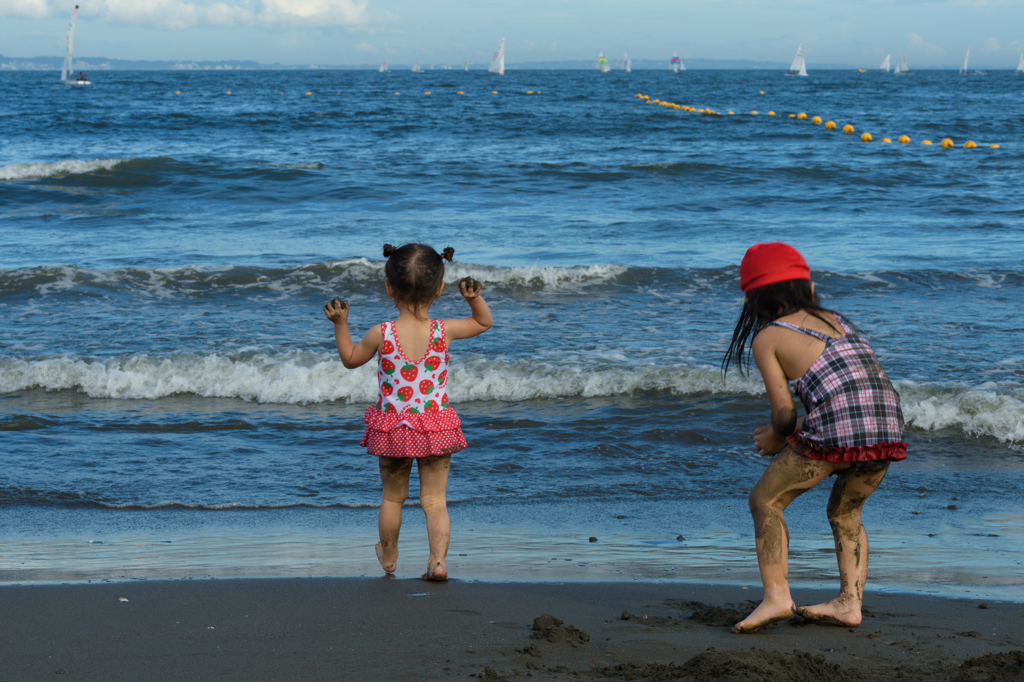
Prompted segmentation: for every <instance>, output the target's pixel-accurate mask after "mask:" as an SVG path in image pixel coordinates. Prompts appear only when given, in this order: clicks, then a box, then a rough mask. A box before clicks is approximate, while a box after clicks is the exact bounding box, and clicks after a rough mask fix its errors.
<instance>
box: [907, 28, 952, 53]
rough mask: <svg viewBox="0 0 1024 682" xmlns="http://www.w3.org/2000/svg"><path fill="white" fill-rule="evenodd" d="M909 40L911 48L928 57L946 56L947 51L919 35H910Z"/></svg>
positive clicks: (908, 35)
mask: <svg viewBox="0 0 1024 682" xmlns="http://www.w3.org/2000/svg"><path fill="white" fill-rule="evenodd" d="M907 40H908V41H910V47H912V48H914V49H916V50H919V51H921V52H924V54H925V55H926V56H928V57H941V56H942V55H944V54H946V51H945V50H944V49H942V48H941V47H939V46H938V45H932V44H931V43H929V42H927V41H926V40H925V39H924V38H922V37H921V36H920V35H918V34H917V33H908V34H907Z"/></svg>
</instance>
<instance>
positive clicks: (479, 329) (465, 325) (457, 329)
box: [444, 277, 494, 341]
mask: <svg viewBox="0 0 1024 682" xmlns="http://www.w3.org/2000/svg"><path fill="white" fill-rule="evenodd" d="M483 290H484V288H483V285H482V284H480V282H478V281H476V280H475V279H473V278H472V277H464V278H463V279H462V281H461V282H459V293H460V294H462V295H463V296H464V297H465V299H466V303H468V304H469V310H470V312H471V313H472V314H471V315H470V316H469V317H463V318H460V319H457V320H454V319H453V320H445V321H444V331H445V336H446V337H447V338H448V340H449V341H453V340H455V339H468V338H470V337H473V336H478V335H480V334H483V333H484V332H485V331H487V330H488V329H490V328H491V326H492V325H493V324H494V320H493V319H492V318H491V309H490V308H488V307H487V302H486V301H484V299H483V296H482V295H481V294H483Z"/></svg>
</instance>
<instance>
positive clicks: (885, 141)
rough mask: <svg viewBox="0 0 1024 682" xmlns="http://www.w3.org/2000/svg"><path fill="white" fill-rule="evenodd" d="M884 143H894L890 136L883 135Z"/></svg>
mask: <svg viewBox="0 0 1024 682" xmlns="http://www.w3.org/2000/svg"><path fill="white" fill-rule="evenodd" d="M882 143H883V144H892V140H890V139H889V138H888V137H883V138H882Z"/></svg>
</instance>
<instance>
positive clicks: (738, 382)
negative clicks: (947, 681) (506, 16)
mask: <svg viewBox="0 0 1024 682" xmlns="http://www.w3.org/2000/svg"><path fill="white" fill-rule="evenodd" d="M48 78H49V76H48V75H47V74H36V73H3V74H0V83H2V85H3V87H2V88H0V111H3V112H4V113H5V121H7V122H8V123H9V129H8V130H7V131H5V135H4V136H3V139H2V140H0V218H2V221H3V228H2V230H0V242H2V247H3V248H2V250H0V432H2V433H0V439H2V444H3V450H4V453H5V455H4V467H3V469H2V470H0V510H2V512H3V517H4V519H5V523H4V525H3V528H2V529H0V542H2V543H3V544H4V547H5V552H4V553H3V554H2V555H0V581H25V580H51V579H52V580H79V579H101V578H103V577H116V576H118V575H131V576H134V577H159V576H183V575H195V576H199V575H215V576H229V575H307V574H313V575H324V574H332V575H357V574H364V573H365V574H372V573H373V572H374V571H375V562H373V556H372V553H371V554H369V555H366V553H365V551H364V550H363V549H359V548H361V547H363V546H364V545H366V543H370V544H372V542H371V541H372V538H373V517H374V510H373V506H374V505H375V504H376V502H377V500H378V496H379V492H378V485H379V483H378V481H377V477H376V472H375V467H376V463H375V461H373V460H372V458H368V457H367V456H366V455H365V453H363V452H361V451H360V450H359V448H358V445H357V444H358V440H359V435H360V432H361V429H362V424H361V415H362V409H363V408H364V406H365V405H366V404H367V403H368V402H369V401H371V400H372V396H373V395H374V392H375V385H374V372H373V369H372V367H364V368H361V369H360V370H356V371H352V372H349V371H346V370H345V369H344V368H342V366H341V365H340V363H339V362H338V361H337V357H336V355H335V354H334V351H333V347H332V346H333V343H332V338H331V334H330V328H329V324H328V323H327V322H326V321H324V320H323V319H322V317H321V313H320V307H321V306H322V304H323V302H324V301H325V300H327V299H328V298H331V297H334V296H340V297H342V298H345V299H347V300H348V301H349V302H350V303H351V304H352V306H353V313H352V318H351V319H352V321H353V324H354V328H355V329H357V330H362V329H363V328H366V327H369V326H370V325H372V324H375V323H377V322H379V321H382V320H384V319H387V317H388V316H389V315H390V310H389V308H388V306H387V299H386V297H385V296H384V294H383V290H382V287H381V279H382V263H381V259H380V256H379V252H380V246H381V244H382V243H383V242H385V241H387V242H392V243H401V242H403V241H410V240H423V241H427V242H429V243H432V244H435V245H436V246H438V247H441V246H444V245H447V244H451V245H453V246H454V247H455V248H456V257H457V263H456V265H455V266H454V267H453V268H451V269H450V271H449V273H448V277H447V280H448V282H449V283H450V284H452V283H454V282H456V281H457V280H458V279H459V278H461V277H463V276H466V275H471V276H473V277H475V278H477V279H480V280H481V281H483V282H484V285H485V287H486V296H487V298H488V301H489V302H490V303H491V305H492V307H493V310H494V313H495V319H496V327H495V329H494V330H492V331H491V332H489V333H488V334H486V335H484V336H482V337H480V338H478V339H474V340H470V341H467V342H462V343H458V344H455V346H454V348H453V363H454V365H453V370H452V375H451V376H452V391H451V395H452V400H453V402H454V404H455V405H456V407H457V409H458V410H459V412H460V414H461V415H462V416H463V418H464V421H465V430H466V434H467V437H468V440H469V442H470V444H471V449H470V450H468V451H466V452H465V453H462V454H460V455H458V456H457V457H456V463H455V467H454V468H453V478H452V482H451V488H450V490H451V498H452V501H453V505H452V509H453V515H454V517H455V519H456V532H455V536H454V538H453V543H455V544H453V556H452V566H453V572H458V573H460V574H462V575H463V576H464V577H466V578H474V577H477V578H494V579H518V578H519V577H520V576H523V575H529V576H533V577H534V578H535V577H536V576H542V577H543V579H553V580H577V579H579V580H589V579H607V578H608V577H609V576H612V577H614V575H620V574H618V573H615V571H618V570H625V573H624V574H623V575H634V576H635V577H638V578H640V579H676V576H678V577H679V579H683V580H686V579H697V578H700V579H708V580H728V579H731V578H730V577H729V576H726V575H725V572H724V570H719V568H720V567H721V566H723V565H726V564H727V567H728V568H730V569H731V570H730V571H729V573H730V574H735V575H742V576H744V577H743V579H742V580H738V582H745V581H749V582H752V583H753V582H754V581H755V580H756V566H755V564H754V561H753V551H752V547H753V544H752V538H751V534H750V521H749V518H748V517H747V514H746V499H745V496H746V494H747V492H748V491H749V489H750V487H751V486H752V485H753V482H754V481H756V479H757V476H758V475H759V474H760V472H761V471H762V470H763V467H764V466H765V463H766V462H765V460H763V459H762V458H760V457H758V456H757V455H756V454H755V453H753V452H752V450H751V449H750V447H749V445H750V443H749V434H750V432H751V431H752V430H753V428H754V426H756V425H758V424H759V423H760V422H762V421H763V420H764V419H765V418H766V416H767V413H766V408H765V401H764V397H763V388H762V386H761V384H760V381H759V379H758V377H757V376H756V374H755V376H752V377H743V376H741V375H739V374H737V373H735V372H730V374H729V377H728V378H727V379H726V380H723V379H722V377H721V374H720V372H719V370H718V366H719V363H720V361H721V354H722V351H723V350H724V348H725V346H726V345H727V342H728V338H729V335H730V333H731V329H732V324H733V322H734V319H735V316H736V314H737V312H738V305H739V299H740V295H739V291H738V288H737V285H736V280H737V267H736V266H737V263H738V261H739V259H740V258H741V256H742V254H743V251H744V249H745V248H746V247H747V246H749V245H750V244H751V243H754V242H756V241H764V240H770V239H784V240H787V241H790V242H792V243H794V244H795V245H797V246H798V247H799V248H800V249H801V250H802V251H803V252H804V253H805V255H806V256H807V257H808V260H809V261H810V263H811V265H812V268H813V269H814V278H815V280H816V282H817V283H818V286H819V290H820V291H821V293H822V294H823V295H824V296H825V297H826V303H827V305H829V306H831V307H834V308H836V309H838V310H839V311H841V312H842V313H843V314H844V315H846V316H847V317H849V318H850V319H851V320H853V321H854V323H855V324H856V325H857V326H858V327H859V328H860V329H861V330H862V331H863V332H864V333H865V334H866V335H867V336H868V338H869V339H870V340H871V341H872V343H873V345H874V347H875V349H876V351H877V352H878V354H879V357H880V358H881V360H882V363H883V365H884V366H885V367H886V369H887V371H888V372H889V374H890V376H891V377H892V378H893V380H894V381H895V382H896V385H897V387H898V390H899V391H900V394H901V397H902V401H903V407H904V412H905V415H906V417H907V422H908V427H909V428H908V434H907V439H908V441H909V442H910V445H911V448H910V460H908V461H907V462H905V463H901V464H898V465H894V466H893V467H892V470H891V471H890V474H889V475H888V477H887V479H886V481H885V483H884V484H883V486H882V488H881V489H880V490H879V492H878V493H877V494H876V495H875V497H873V498H872V499H871V500H870V501H869V503H868V508H867V511H866V515H867V518H868V519H869V520H870V523H869V527H868V529H869V532H870V533H871V534H872V538H873V549H874V552H873V554H872V576H873V578H872V580H873V581H874V584H875V585H883V586H884V585H900V586H904V587H907V586H911V587H909V588H908V589H938V590H946V591H953V592H956V591H958V590H968V589H971V590H975V589H977V590H981V589H989V590H995V591H994V592H992V594H996V592H999V590H1002V589H1003V588H1002V587H993V584H999V585H1007V586H1011V587H1006V589H1015V588H1016V586H1018V585H1019V583H1018V582H1017V581H1018V580H1019V578H1016V577H1014V576H1017V575H1019V574H1020V568H1019V567H1020V565H1021V555H1020V551H1019V547H1020V546H1021V543H1020V539H1021V538H1020V536H1019V533H1020V531H1019V528H1021V521H1022V520H1024V498H1022V496H1021V493H1020V490H1022V489H1024V486H1022V484H1024V458H1022V452H1024V450H1022V448H1024V354H1022V353H1021V351H1020V348H1022V347H1024V327H1022V326H1021V324H1020V322H1019V319H1020V314H1019V311H1020V309H1021V304H1022V302H1024V296H1022V291H1024V289H1022V286H1024V278H1022V275H1021V272H1020V267H1019V254H1020V253H1022V252H1024V243H1022V216H1024V202H1022V200H1021V198H1020V194H1019V192H1018V191H1017V188H1018V187H1019V186H1020V184H1021V181H1022V180H1024V177H1022V171H1021V169H1022V168H1024V165H1022V163H1021V161H1022V159H1021V146H1020V143H1019V140H1020V137H1021V132H1022V130H1021V125H1022V124H1021V121H1020V118H1019V116H1017V115H1016V113H1015V112H1016V111H1017V104H1016V102H1017V101H1018V98H1019V95H1020V91H1021V89H1022V88H1024V79H1019V78H1012V77H1011V76H1009V75H1003V74H996V75H993V76H992V77H990V78H987V79H969V78H957V77H956V75H955V74H952V73H943V72H934V73H926V74H918V75H915V76H914V77H912V78H909V77H908V78H906V79H902V80H901V79H894V78H892V77H888V78H886V77H883V76H881V75H878V74H850V73H845V72H843V73H840V72H836V73H821V74H815V76H814V77H813V78H811V79H806V80H805V79H787V78H783V77H782V75H781V74H775V73H767V72H704V73H701V72H689V73H687V74H686V75H685V76H684V77H682V78H679V77H674V76H673V75H672V74H667V73H656V72H637V73H634V74H632V75H631V76H630V77H629V78H627V77H626V76H625V75H624V74H612V75H611V76H610V77H607V78H603V79H602V78H599V77H598V76H597V75H596V74H591V73H585V72H519V73H515V74H511V75H510V76H508V77H507V78H505V79H503V80H502V81H501V82H500V84H499V85H498V86H495V84H494V83H495V81H494V80H493V79H491V78H488V77H487V76H486V75H484V74H480V73H469V74H456V73H440V72H439V73H436V74H434V73H431V74H424V75H423V76H421V77H420V78H419V79H416V78H415V77H414V76H413V75H412V74H391V75H390V76H389V77H388V79H387V80H384V79H382V77H381V76H379V75H378V74H370V73H356V72H327V73H319V74H318V73H312V72H311V73H302V74H299V73H282V72H260V73H259V74H253V73H239V74H234V73H232V74H178V73H161V72H152V73H149V72H147V73H145V74H143V73H130V72H118V73H104V74H102V78H97V79H96V85H95V86H93V87H92V88H90V89H85V90H75V91H69V90H68V89H63V88H60V87H58V86H55V85H53V84H52V83H50V81H49V80H47V79H48ZM495 87H497V88H498V90H499V92H498V94H497V95H495V94H492V93H491V90H492V89H494V88H495ZM175 90H180V91H181V94H180V95H175V94H174V91H175ZM228 90H230V91H231V95H227V94H226V92H227V91H228ZM426 90H430V91H431V92H432V94H431V95H430V96H426V95H423V94H422V93H423V92H424V91H426ZM459 90H462V91H463V92H464V93H465V94H463V95H459V94H457V92H458V91H459ZM527 90H533V91H534V93H535V94H533V95H528V94H526V93H527ZM761 90H763V91H765V93H766V94H765V95H763V96H762V95H759V94H758V93H759V91H761ZM307 91H308V92H312V93H314V94H313V95H310V96H306V95H304V94H303V93H305V92H307ZM396 91H397V92H401V93H402V94H401V95H395V94H393V93H394V92H396ZM636 92H644V93H646V94H649V95H651V96H652V97H661V98H664V99H670V100H672V101H675V102H679V103H685V104H692V105H695V106H701V107H703V106H710V107H713V108H715V109H716V110H718V111H721V112H723V114H725V115H724V116H722V117H716V116H702V115H695V114H686V113H683V112H679V111H675V110H668V109H666V108H663V107H658V106H655V105H645V104H642V103H640V102H639V101H638V100H636V99H635V97H634V95H635V94H636ZM963 101H970V102H971V105H972V106H971V111H972V112H978V111H983V112H985V115H984V116H977V115H970V116H968V115H967V114H966V113H965V112H964V110H963V108H962V107H961V106H960V103H961V102H963ZM730 109H732V110H734V111H735V112H736V114H735V115H733V116H729V115H728V114H727V113H726V112H727V111H728V110H730ZM752 109H757V110H759V112H760V113H759V115H758V116H752V115H750V114H749V113H748V112H749V111H750V110H752ZM770 109H771V110H775V111H776V112H777V113H778V114H780V116H776V117H768V116H766V115H765V114H766V113H767V111H768V110H770ZM801 111H806V112H807V113H808V114H810V115H815V114H819V115H821V116H823V117H824V118H826V119H834V120H836V121H837V122H839V123H840V124H842V123H844V122H851V123H853V124H854V125H855V126H857V130H858V132H861V131H864V130H867V131H869V132H872V133H873V134H874V137H875V140H876V142H874V143H871V144H863V143H861V142H859V141H858V140H857V139H856V138H855V137H854V136H844V135H842V134H839V133H826V131H824V130H822V129H821V128H820V127H818V126H814V125H813V124H811V123H809V122H808V121H802V120H797V119H790V118H789V116H788V114H789V113H796V112H801ZM903 133H906V134H908V135H910V136H911V137H912V138H913V139H914V143H913V144H911V145H904V146H901V145H883V144H880V143H879V142H878V140H880V138H881V137H882V136H883V135H889V136H890V137H891V138H892V139H896V137H897V136H898V135H899V134H903ZM945 136H950V137H952V138H953V139H954V140H955V141H956V142H957V144H958V145H960V146H959V147H958V148H957V149H951V150H942V149H940V148H938V147H937V145H933V146H932V147H926V146H924V145H920V144H918V143H919V142H920V140H921V139H923V138H926V137H928V138H931V139H932V140H933V141H936V142H937V141H938V140H939V139H941V138H942V137H945ZM967 139H974V140H976V141H977V142H979V144H980V146H981V148H979V149H974V150H965V149H963V148H962V143H963V142H964V141H966V140H967ZM990 143H998V144H999V145H1000V149H989V148H987V146H986V145H987V144H990ZM463 308H464V304H462V303H461V302H460V301H459V300H458V298H457V297H456V296H454V295H452V294H451V293H448V294H446V295H445V296H443V297H442V299H441V300H440V302H439V303H438V305H437V307H436V312H437V314H438V315H440V316H454V315H461V314H463ZM414 495H415V486H414ZM805 497H806V500H800V501H798V502H797V503H795V505H794V507H793V508H792V510H793V511H792V513H791V519H790V521H791V523H790V525H791V527H792V528H793V529H794V537H793V550H794V560H793V562H792V564H793V565H792V569H791V571H792V574H793V575H794V577H795V578H796V579H797V580H800V581H809V582H813V581H817V580H822V579H827V578H828V577H829V576H831V575H832V574H833V573H832V572H833V571H834V558H833V556H832V549H831V539H830V537H829V534H828V528H827V524H826V523H825V521H824V501H825V499H826V497H827V484H826V485H823V486H822V490H820V491H814V492H813V493H810V494H808V495H807V496H805ZM950 506H955V507H956V509H950V508H949V507H950ZM915 512H916V513H915ZM618 516H625V517H626V518H625V519H618V518H617V517H618ZM409 518H410V522H411V525H410V526H409V528H408V530H406V531H405V534H404V535H403V542H407V543H408V549H407V550H404V551H408V553H409V555H410V556H415V555H416V552H417V549H418V548H420V547H421V545H422V531H421V529H420V526H419V525H418V523H419V520H418V519H419V516H418V512H412V513H410V515H409ZM261 529H265V530H266V532H260V530H261ZM801 532H802V533H803V535H801ZM156 535H159V536H160V537H161V539H170V540H171V543H170V544H166V543H160V542H158V541H157V540H153V542H155V543H156V544H152V543H150V540H151V539H152V538H155V537H156ZM591 535H594V536H597V537H599V542H598V543H595V545H591V544H590V543H589V542H586V540H587V538H588V537H589V536H591ZM678 535H683V536H685V537H687V541H686V542H681V541H677V540H676V539H675V538H676V537H677V536H678ZM97 539H100V540H103V541H104V545H102V546H99V545H95V544H94V545H89V544H88V542H89V540H97ZM416 543H420V544H416ZM460 543H461V544H460ZM579 543H582V545H579ZM577 546H579V549H577V550H573V548H576V547H577ZM455 547H459V548H460V549H465V550H468V551H466V552H461V551H456V549H455ZM549 547H560V548H561V549H559V550H558V551H557V552H554V553H553V552H549V551H548V548H549ZM182 548H183V549H182ZM1015 548H1017V549H1015ZM461 553H466V554H467V556H466V557H465V558H462V557H459V556H457V555H459V554H461ZM547 554H551V556H552V557H560V560H561V559H564V557H561V555H562V554H577V555H578V556H581V557H586V559H585V560H584V561H583V562H582V563H585V564H586V565H585V566H578V565H577V564H578V563H581V562H579V561H572V562H564V561H562V563H565V564H566V566H572V567H573V568H572V569H568V568H565V567H562V568H559V569H557V570H556V569H554V568H553V566H554V565H556V564H555V563H551V562H550V559H551V557H548V556H546V555H547ZM367 557H368V558H369V563H368V562H367ZM606 557H614V558H615V559H616V561H614V562H612V561H611V559H610V558H606ZM571 558H574V559H575V558H576V557H571ZM460 562H461V563H460ZM611 563H614V564H615V565H616V567H615V568H614V569H613V568H612V567H611V565H610V564H611ZM623 564H628V565H629V569H628V570H627V569H623V568H622V565H623ZM129 567H131V568H129ZM318 567H319V568H318ZM673 569H674V570H673ZM567 571H568V572H567ZM613 574H614V575H613ZM985 576H988V577H985ZM1007 581H1008V582H1007ZM915 586H916V587H915Z"/></svg>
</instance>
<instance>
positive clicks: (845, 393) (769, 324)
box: [722, 242, 907, 633]
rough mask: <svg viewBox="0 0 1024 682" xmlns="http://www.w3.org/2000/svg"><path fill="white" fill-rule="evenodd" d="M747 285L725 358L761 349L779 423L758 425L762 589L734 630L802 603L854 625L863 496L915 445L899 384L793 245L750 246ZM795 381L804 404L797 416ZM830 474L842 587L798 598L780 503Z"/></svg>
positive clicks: (863, 566)
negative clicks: (825, 299)
mask: <svg viewBox="0 0 1024 682" xmlns="http://www.w3.org/2000/svg"><path fill="white" fill-rule="evenodd" d="M740 288H742V289H743V291H744V292H745V293H746V298H745V299H744V302H743V311H742V312H741V313H740V319H739V321H738V322H737V323H736V329H735V331H734V332H733V335H732V343H731V344H730V345H729V350H728V351H727V352H726V354H725V359H724V360H723V362H722V370H723V372H725V371H728V369H729V365H730V364H733V363H735V364H736V365H738V366H739V368H740V371H741V372H742V371H744V369H745V366H749V363H750V356H753V359H754V362H755V363H757V368H758V369H759V370H760V371H761V377H762V378H763V379H764V386H765V390H766V392H767V394H768V400H769V402H770V403H771V408H772V420H771V424H768V425H767V426H762V427H760V428H758V429H756V430H755V431H754V443H755V445H756V447H757V449H758V451H759V452H760V453H761V454H762V455H769V456H772V455H774V456H775V459H774V460H773V461H772V463H771V464H770V465H769V466H768V468H767V469H766V470H765V472H764V474H763V475H762V476H761V479H760V480H759V481H758V482H757V485H755V486H754V489H753V490H752V491H751V492H750V512H751V514H752V515H753V517H754V530H755V536H756V543H757V563H758V567H759V569H760V571H761V580H762V582H763V583H764V600H763V601H762V602H761V604H760V605H759V606H758V607H757V608H756V609H755V610H754V612H753V613H751V614H750V615H749V616H747V618H746V619H744V620H743V621H741V622H740V623H737V624H736V626H735V627H734V628H733V632H737V633H743V632H755V631H757V630H759V629H760V628H762V627H764V626H765V625H767V624H769V623H772V622H775V621H778V620H784V619H786V618H790V617H792V616H793V615H795V614H799V615H801V616H803V617H804V618H806V619H808V620H811V621H814V622H817V623H825V624H830V625H841V626H844V627H857V626H858V625H860V622H861V605H862V602H863V598H864V582H865V581H866V580H867V575H868V536H867V533H866V532H865V531H864V525H863V524H862V523H861V508H862V507H863V506H864V502H865V501H866V500H867V498H868V497H869V496H870V495H871V493H873V492H874V491H875V489H876V488H878V485H879V484H880V483H881V482H882V479H883V478H884V477H885V473H886V471H887V470H888V468H889V463H890V462H892V461H896V460H901V459H905V458H906V456H907V444H906V443H905V442H903V413H902V411H901V409H900V398H899V395H898V394H897V393H896V391H895V389H894V388H893V386H892V383H891V382H890V381H889V377H888V376H886V374H885V371H883V370H882V367H881V365H879V363H878V358H876V357H875V353H874V351H873V350H872V349H871V346H870V345H869V344H868V342H867V340H866V339H865V338H864V337H862V336H861V335H860V334H859V333H858V332H857V330H856V329H854V328H853V326H852V325H851V324H850V323H849V322H847V321H846V320H845V319H843V317H842V316H840V315H839V314H838V313H836V312H833V311H831V310H827V309H825V308H822V307H821V305H820V302H819V300H818V297H817V295H816V294H815V292H814V283H813V282H811V271H810V268H809V267H808V266H807V262H806V261H805V260H804V258H803V256H801V255H800V252H799V251H797V250H796V249H794V248H793V247H792V246H789V245H788V244H783V243H781V242H773V243H768V244H757V245H755V246H752V247H750V249H749V250H747V253H746V255H745V256H744V257H743V262H742V263H741V264H740ZM750 339H753V340H752V341H751V343H750V348H749V351H748V350H747V342H748V340H750ZM791 388H792V390H795V391H796V393H797V395H799V396H800V399H801V401H802V402H803V404H804V409H805V416H803V417H801V418H799V419H797V410H796V403H795V402H794V400H793V394H792V393H791ZM833 474H834V475H835V476H836V482H835V484H834V485H833V486H832V495H831V496H830V497H829V501H828V507H827V513H828V520H829V524H830V525H831V526H832V533H833V535H834V536H835V545H836V557H837V559H838V560H839V578H840V591H839V596H838V597H836V598H835V599H833V600H832V601H830V602H827V603H825V604H818V605H816V606H804V607H797V606H796V604H795V603H794V601H793V597H792V596H791V595H790V592H789V581H788V578H787V576H788V571H789V557H788V553H789V530H788V528H787V527H786V519H785V516H784V514H783V512H784V510H785V509H786V507H787V506H788V505H789V503H790V502H792V501H793V500H795V499H796V498H797V497H799V496H800V495H801V494H802V493H804V492H806V491H808V490H810V489H811V488H813V487H814V486H815V485H817V484H818V483H820V482H821V481H823V480H824V479H825V478H827V477H828V476H831V475H833Z"/></svg>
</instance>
